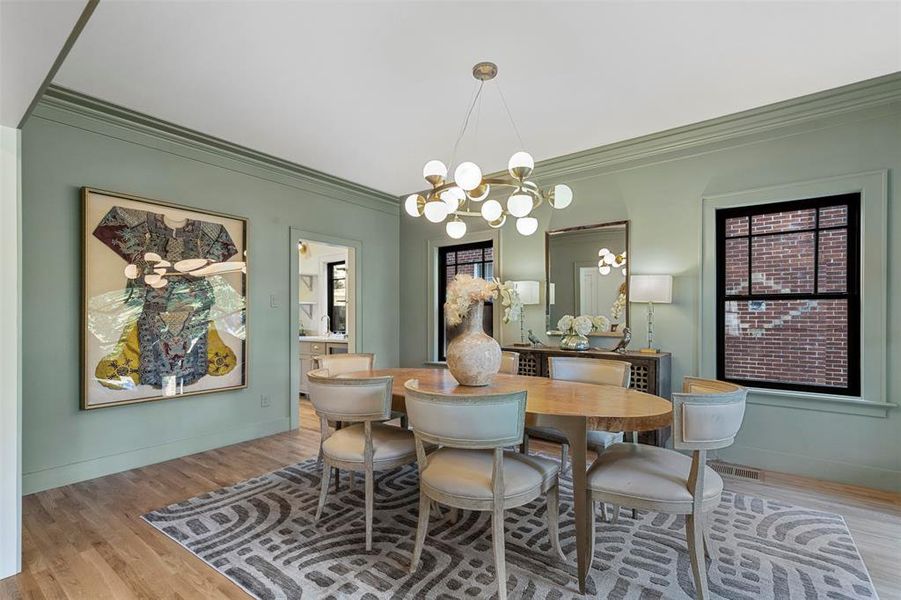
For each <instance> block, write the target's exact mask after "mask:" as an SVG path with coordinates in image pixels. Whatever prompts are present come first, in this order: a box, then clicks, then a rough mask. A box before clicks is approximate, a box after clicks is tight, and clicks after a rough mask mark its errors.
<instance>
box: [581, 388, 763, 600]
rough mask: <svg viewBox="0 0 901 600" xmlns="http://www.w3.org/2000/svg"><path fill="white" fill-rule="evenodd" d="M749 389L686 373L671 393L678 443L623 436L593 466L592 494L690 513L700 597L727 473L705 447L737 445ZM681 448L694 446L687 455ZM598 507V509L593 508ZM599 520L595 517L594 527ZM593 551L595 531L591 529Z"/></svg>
mask: <svg viewBox="0 0 901 600" xmlns="http://www.w3.org/2000/svg"><path fill="white" fill-rule="evenodd" d="M747 394H748V391H747V390H746V389H745V388H743V387H741V386H737V385H734V384H731V383H726V382H723V381H715V380H709V379H699V378H696V377H686V378H685V380H684V382H683V384H682V393H679V394H673V448H675V450H668V449H666V448H658V447H657V446H649V445H644V444H625V443H618V444H614V445H613V446H611V447H609V448H607V450H606V451H605V452H603V453H602V454H600V455H598V458H597V460H596V461H595V462H594V464H593V465H592V466H591V468H590V469H589V470H588V494H589V498H590V501H591V502H608V503H611V504H617V505H618V504H622V505H624V506H634V507H637V508H644V509H647V510H654V511H660V512H666V513H670V514H677V515H685V537H686V538H687V540H688V554H689V556H690V558H691V570H692V574H693V576H694V582H695V597H696V598H700V599H703V598H708V597H709V591H708V586H707V569H706V563H705V560H704V555H705V554H707V555H708V556H709V550H710V546H709V544H708V543H707V537H706V535H705V534H704V517H705V515H706V514H707V513H708V512H710V511H711V510H713V509H714V508H716V507H717V506H718V505H719V503H720V496H722V493H723V480H722V478H720V476H719V475H718V474H717V473H716V472H715V471H714V470H713V469H711V468H710V467H708V466H707V465H706V459H707V451H708V450H715V449H718V448H725V447H727V446H730V445H732V442H733V441H734V440H735V435H736V434H737V433H738V430H739V429H740V428H741V423H742V420H743V418H744V414H745V398H746V396H747ZM676 450H691V451H692V455H691V457H688V456H686V455H684V454H682V453H680V452H677V451H676ZM593 512H594V511H592V513H593ZM593 530H594V526H593V525H592V531H593ZM591 537H592V552H591V554H589V556H594V535H593V534H592V536H591Z"/></svg>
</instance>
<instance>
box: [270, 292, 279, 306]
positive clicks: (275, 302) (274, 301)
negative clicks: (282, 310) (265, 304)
mask: <svg viewBox="0 0 901 600" xmlns="http://www.w3.org/2000/svg"><path fill="white" fill-rule="evenodd" d="M269 307H270V308H278V294H269Z"/></svg>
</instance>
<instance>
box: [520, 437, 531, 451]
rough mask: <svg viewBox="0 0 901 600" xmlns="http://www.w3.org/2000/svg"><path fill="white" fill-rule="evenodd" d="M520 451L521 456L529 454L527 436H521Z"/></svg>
mask: <svg viewBox="0 0 901 600" xmlns="http://www.w3.org/2000/svg"><path fill="white" fill-rule="evenodd" d="M520 451H521V452H522V454H528V453H529V436H528V435H525V434H524V435H523V436H522V445H521V446H520Z"/></svg>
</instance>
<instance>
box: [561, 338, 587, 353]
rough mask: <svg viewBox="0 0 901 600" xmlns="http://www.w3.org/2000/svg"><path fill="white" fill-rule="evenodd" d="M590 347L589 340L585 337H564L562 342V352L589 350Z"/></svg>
mask: <svg viewBox="0 0 901 600" xmlns="http://www.w3.org/2000/svg"><path fill="white" fill-rule="evenodd" d="M588 347H589V343H588V338H587V337H585V336H584V335H579V334H573V335H564V336H563V339H562V340H560V349H561V350H588Z"/></svg>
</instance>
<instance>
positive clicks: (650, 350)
mask: <svg viewBox="0 0 901 600" xmlns="http://www.w3.org/2000/svg"><path fill="white" fill-rule="evenodd" d="M639 352H641V353H642V354H658V353H659V352H660V350H658V349H657V348H641V349H639Z"/></svg>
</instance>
